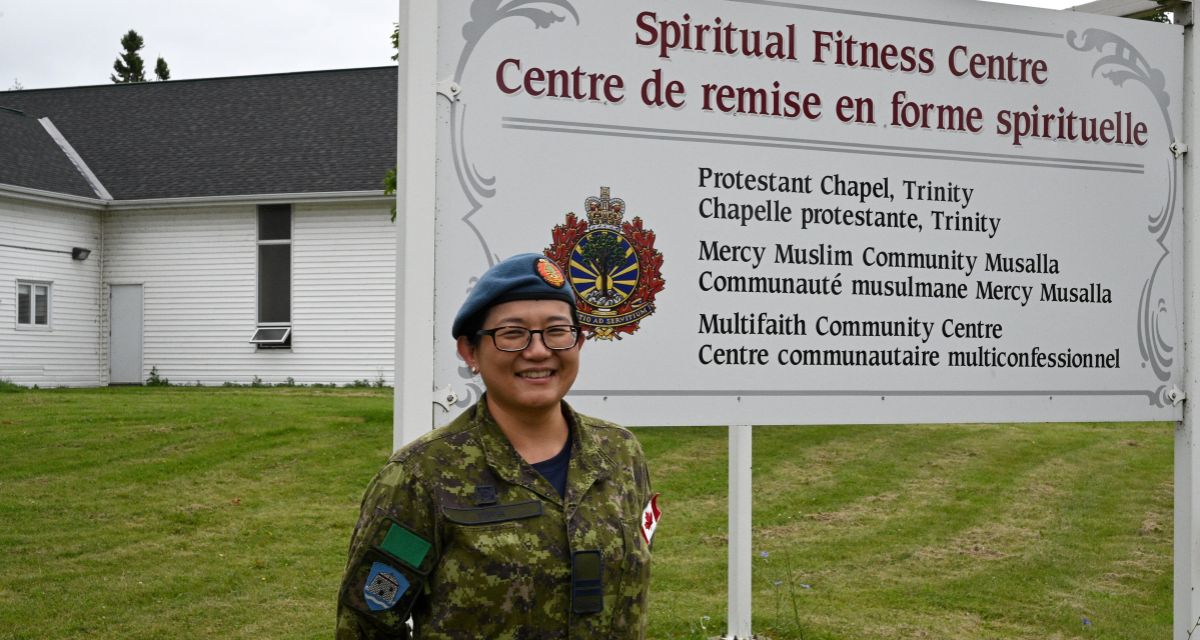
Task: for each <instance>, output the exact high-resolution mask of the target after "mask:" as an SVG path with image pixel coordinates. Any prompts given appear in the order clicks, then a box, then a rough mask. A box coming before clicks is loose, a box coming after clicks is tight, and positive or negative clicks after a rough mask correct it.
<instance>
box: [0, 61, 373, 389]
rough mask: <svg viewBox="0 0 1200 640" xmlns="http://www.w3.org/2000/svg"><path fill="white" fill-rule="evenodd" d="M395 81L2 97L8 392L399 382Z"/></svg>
mask: <svg viewBox="0 0 1200 640" xmlns="http://www.w3.org/2000/svg"><path fill="white" fill-rule="evenodd" d="M396 76H397V74H396V69H395V67H380V68H371V69H352V70H343V71H322V72H308V73H292V74H278V75H265V76H248V77H238V78H218V79H209V80H190V81H170V82H152V83H141V84H124V85H116V84H113V85H102V86H93V87H74V88H65V89H46V90H30V91H10V92H0V380H9V381H12V382H14V383H17V384H22V385H34V384H37V385H40V386H43V387H44V386H97V385H106V384H138V383H141V382H143V381H145V380H146V379H147V377H149V375H150V372H151V370H152V368H153V369H155V370H156V371H157V373H158V375H159V376H161V377H164V378H168V379H170V380H171V382H173V383H187V384H193V383H196V382H199V383H201V384H209V385H211V384H221V383H223V382H239V383H248V382H251V381H252V380H254V379H255V377H257V378H259V379H261V380H262V381H263V382H266V383H279V382H284V381H286V380H287V379H288V378H291V379H292V380H294V381H295V382H296V383H297V384H304V383H330V382H335V383H339V384H344V383H347V382H351V381H354V380H368V381H372V382H374V381H377V380H379V379H382V380H384V381H386V382H387V383H388V384H390V383H391V381H392V374H393V359H392V349H393V331H394V324H393V322H394V285H395V239H394V238H395V236H394V224H393V223H392V222H391V221H390V215H391V214H390V210H391V202H392V199H391V198H390V197H387V196H384V195H383V189H382V181H383V176H384V174H385V173H386V171H387V169H388V168H389V167H394V166H395V163H396V144H395V139H396V138H395V126H396Z"/></svg>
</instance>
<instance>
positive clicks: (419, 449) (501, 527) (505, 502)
mask: <svg viewBox="0 0 1200 640" xmlns="http://www.w3.org/2000/svg"><path fill="white" fill-rule="evenodd" d="M452 333H453V335H454V337H455V339H456V340H457V348H458V354H459V356H460V357H461V358H462V359H463V360H464V361H465V362H466V363H467V365H468V366H470V367H471V370H472V371H474V372H475V373H477V374H479V375H480V376H481V377H482V379H483V383H484V385H485V386H486V387H487V393H485V394H484V396H483V398H482V399H481V400H480V401H479V402H478V403H476V405H475V406H474V407H472V408H471V409H468V410H467V411H466V412H464V413H463V414H462V415H461V416H460V417H459V418H457V419H456V420H454V421H453V422H451V423H450V424H449V425H447V426H445V427H442V428H440V429H437V430H435V431H432V432H430V433H429V434H427V435H426V436H423V437H421V438H419V439H417V440H416V441H414V442H413V443H411V444H409V445H407V446H406V447H404V448H402V449H401V450H400V451H398V452H396V454H395V455H393V456H392V458H391V460H390V461H389V462H388V463H387V464H386V465H385V466H384V467H383V469H382V470H381V471H380V472H379V474H378V475H376V477H375V479H374V480H373V481H372V482H371V484H370V486H369V487H368V488H367V491H366V494H365V496H364V497H363V503H362V512H361V515H360V517H359V520H358V525H357V526H356V527H355V530H354V535H353V538H352V540H351V545H350V559H349V562H348V564H347V566H346V572H345V575H344V576H343V579H342V587H341V592H340V594H339V597H338V626H337V637H338V638H339V639H351V638H354V639H358V638H409V637H418V638H499V637H536V638H567V637H581V638H642V637H644V635H645V628H646V595H647V589H648V586H649V579H650V542H651V540H652V538H653V532H654V529H655V526H656V524H657V520H658V517H659V512H658V509H657V507H656V496H654V495H653V494H651V492H650V476H649V472H648V471H647V469H646V462H645V458H644V456H643V454H642V449H641V445H639V444H638V441H637V440H636V439H635V438H634V436H633V435H632V434H631V433H630V432H628V431H626V430H625V429H622V428H621V427H618V426H616V425H613V424H610V423H607V422H603V421H601V420H597V419H595V418H590V417H588V416H584V415H580V414H578V413H576V412H575V411H574V410H572V409H571V407H570V406H568V405H567V404H566V403H565V402H564V401H563V397H564V396H566V394H567V392H568V391H569V390H570V389H571V385H572V384H573V383H574V382H575V376H576V375H577V374H578V372H579V363H580V353H581V350H582V348H583V340H581V334H580V327H579V324H578V319H577V317H576V312H575V294H574V292H573V289H572V288H571V286H570V285H568V284H567V283H566V281H565V277H564V276H563V274H562V272H561V270H559V268H558V266H557V265H555V264H554V263H553V262H551V261H550V260H548V259H546V258H545V257H543V256H540V255H538V254H532V253H529V254H521V255H517V256H514V257H512V258H509V259H507V260H504V261H502V262H500V263H498V264H496V265H495V266H493V267H492V268H491V269H489V270H488V271H487V272H486V273H484V274H483V276H482V277H481V278H480V279H479V281H478V283H477V284H476V285H475V288H474V289H473V290H472V291H471V293H470V295H468V296H467V299H466V301H465V302H463V305H462V307H461V308H460V309H459V311H458V314H457V315H456V317H455V320H454V325H453V327H452ZM647 514H649V518H648V519H647V518H646V516H647ZM647 523H648V526H647ZM410 613H411V616H412V623H413V628H412V629H411V630H410V629H409V628H408V626H407V624H406V621H407V619H408V617H409V615H410ZM410 634H411V636H410Z"/></svg>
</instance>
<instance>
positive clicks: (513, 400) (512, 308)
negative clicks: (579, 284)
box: [458, 300, 583, 412]
mask: <svg viewBox="0 0 1200 640" xmlns="http://www.w3.org/2000/svg"><path fill="white" fill-rule="evenodd" d="M562 324H568V325H569V324H571V306H570V305H569V304H567V303H566V302H564V301H562V300H514V301H513V302H505V303H502V304H498V305H496V306H494V307H492V308H491V309H489V310H488V313H487V316H486V317H485V318H484V320H483V328H484V329H495V328H496V327H513V326H515V327H524V328H526V329H545V328H546V327H551V326H554V325H562ZM582 347H583V337H582V336H580V339H579V341H578V342H577V343H576V344H575V346H574V347H572V348H570V349H562V350H551V349H547V348H546V345H545V343H544V342H542V336H541V334H537V335H534V336H532V340H531V341H530V343H529V346H528V347H526V348H525V350H524V351H500V350H499V349H497V348H496V344H495V343H494V342H493V341H492V338H491V337H490V336H480V339H479V343H478V344H477V345H475V346H471V344H470V342H469V341H468V340H467V338H466V337H462V338H459V340H458V353H459V355H461V356H462V358H463V360H466V362H467V364H468V365H470V366H472V367H475V368H478V369H479V373H480V375H481V376H482V377H483V383H484V385H485V386H486V387H487V392H488V400H489V401H490V402H493V403H496V404H497V405H499V406H501V407H503V408H505V409H507V410H508V411H510V412H526V411H529V410H531V409H532V410H538V409H542V410H544V409H548V408H550V407H557V406H558V403H559V401H561V400H562V399H563V396H565V395H567V391H569V390H570V389H571V385H572V384H574V383H575V376H576V375H577V374H578V373H579V350H580V349H581V348H582Z"/></svg>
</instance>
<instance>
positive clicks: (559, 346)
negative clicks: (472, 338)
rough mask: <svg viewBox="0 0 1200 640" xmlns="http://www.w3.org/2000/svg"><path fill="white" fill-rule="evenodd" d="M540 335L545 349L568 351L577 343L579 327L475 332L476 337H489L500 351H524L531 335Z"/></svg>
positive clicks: (560, 326)
mask: <svg viewBox="0 0 1200 640" xmlns="http://www.w3.org/2000/svg"><path fill="white" fill-rule="evenodd" d="M535 333H540V334H542V344H544V345H546V348H547V349H553V350H555V351H562V350H563V349H570V348H571V347H573V346H575V343H576V342H578V341H579V327H578V326H575V325H573V324H556V325H554V326H552V327H546V328H545V329H526V328H525V327H496V328H495V329H482V330H480V331H476V332H475V335H477V336H491V337H492V344H494V345H496V348H497V349H499V350H500V351H524V350H525V349H527V348H528V347H529V345H530V343H532V342H533V334H535Z"/></svg>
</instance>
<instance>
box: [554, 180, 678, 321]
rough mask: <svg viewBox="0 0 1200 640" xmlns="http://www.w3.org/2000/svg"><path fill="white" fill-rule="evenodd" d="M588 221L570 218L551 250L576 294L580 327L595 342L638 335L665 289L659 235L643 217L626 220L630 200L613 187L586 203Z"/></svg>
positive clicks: (558, 230)
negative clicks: (616, 195)
mask: <svg viewBox="0 0 1200 640" xmlns="http://www.w3.org/2000/svg"><path fill="white" fill-rule="evenodd" d="M584 211H585V212H586V215H587V219H586V220H581V219H579V218H578V217H577V216H576V215H575V214H574V213H568V214H567V217H566V221H565V222H564V223H563V224H560V225H558V226H556V227H554V230H553V244H551V245H550V246H549V247H547V248H546V250H545V255H546V257H547V258H549V259H550V260H552V261H553V262H554V263H555V264H557V265H558V266H559V268H560V269H562V272H563V273H564V274H566V278H567V282H568V283H569V284H570V285H571V287H572V288H574V290H575V297H576V307H577V309H578V312H579V322H580V324H582V325H583V328H584V332H585V334H586V335H587V337H589V338H592V339H594V340H614V339H620V338H621V336H622V334H627V333H628V334H632V333H634V332H635V331H637V330H638V327H639V326H640V323H641V321H642V320H644V319H645V318H646V317H648V316H650V315H651V314H653V313H654V296H655V295H657V294H658V292H660V291H662V290H663V287H664V286H665V285H666V282H665V281H664V280H663V278H662V263H663V257H662V254H661V253H659V252H658V251H657V250H656V249H655V248H654V232H653V231H651V230H650V229H646V228H645V227H644V226H643V224H642V219H641V218H640V217H635V218H633V220H630V221H626V220H624V216H625V201H624V200H622V199H620V198H613V197H612V196H611V193H610V190H609V188H608V187H601V188H600V195H599V196H598V197H597V196H591V197H588V198H587V199H586V200H584Z"/></svg>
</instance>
